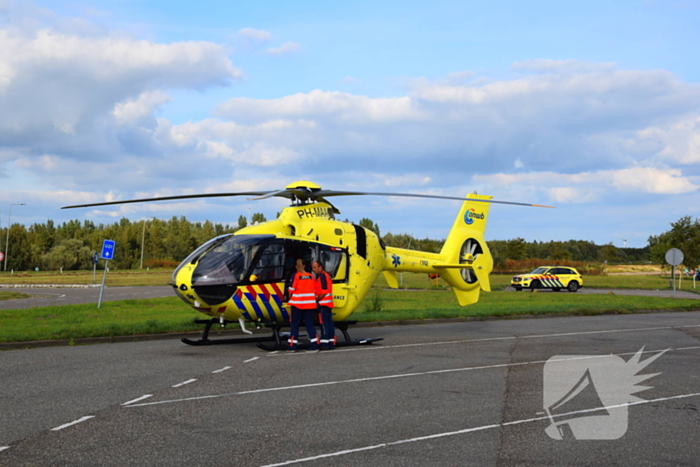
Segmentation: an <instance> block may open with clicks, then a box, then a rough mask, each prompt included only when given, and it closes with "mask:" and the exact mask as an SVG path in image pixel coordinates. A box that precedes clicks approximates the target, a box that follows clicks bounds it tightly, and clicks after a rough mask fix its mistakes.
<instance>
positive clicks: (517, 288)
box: [513, 287, 523, 292]
mask: <svg viewBox="0 0 700 467" xmlns="http://www.w3.org/2000/svg"><path fill="white" fill-rule="evenodd" d="M513 288H514V289H515V291H516V292H521V291H522V290H523V288H522V287H513Z"/></svg>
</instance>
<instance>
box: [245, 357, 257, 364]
mask: <svg viewBox="0 0 700 467" xmlns="http://www.w3.org/2000/svg"><path fill="white" fill-rule="evenodd" d="M258 358H260V357H253V358H251V359H248V360H246V361H244V362H243V363H248V362H252V361H255V360H257V359H258Z"/></svg>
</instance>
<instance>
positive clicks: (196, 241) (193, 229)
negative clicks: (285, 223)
mask: <svg viewBox="0 0 700 467" xmlns="http://www.w3.org/2000/svg"><path fill="white" fill-rule="evenodd" d="M278 214H279V213H278ZM266 220H267V219H266V217H265V215H264V214H262V213H254V214H253V215H252V216H251V220H250V223H260V222H265V221H266ZM346 221H347V219H346ZM248 224H249V221H248V219H247V218H246V217H245V216H244V215H240V216H239V217H238V222H237V223H236V224H221V223H212V222H211V221H205V222H194V223H193V222H190V221H188V220H187V219H186V218H185V217H184V216H180V217H177V216H173V217H172V218H170V219H168V220H164V219H158V218H148V219H143V220H139V221H131V220H129V219H127V218H122V219H120V220H119V221H118V222H115V223H113V224H107V225H105V224H95V223H94V222H93V221H90V220H84V221H82V222H81V221H80V220H77V219H76V220H71V221H68V222H64V223H62V224H60V225H57V224H55V223H54V222H53V221H52V220H48V221H47V222H45V223H42V224H32V225H30V226H29V227H26V226H24V225H22V224H13V225H12V226H10V227H9V245H10V248H9V251H7V245H5V239H6V236H7V227H5V228H3V229H0V251H2V252H4V253H5V254H6V255H7V256H6V260H8V263H7V271H8V272H9V271H10V270H14V271H28V270H35V269H36V268H38V269H40V270H59V269H63V270H67V271H71V270H80V269H92V268H93V255H94V253H95V252H99V251H100V250H101V248H102V242H103V240H104V239H110V240H114V241H115V242H116V250H115V252H114V259H113V260H111V262H110V267H111V268H114V269H138V268H140V267H141V265H142V264H143V267H174V266H175V265H177V264H179V263H180V262H181V261H183V260H184V259H185V258H186V257H187V255H189V254H190V253H191V252H192V251H193V250H194V249H195V248H197V247H198V246H199V245H201V244H202V243H204V242H206V241H207V240H209V239H211V238H213V237H216V236H219V235H223V234H228V233H234V232H236V231H237V230H240V229H242V228H244V227H246V226H248ZM359 225H361V226H362V227H365V228H366V229H369V230H372V231H374V232H375V233H377V235H380V228H379V225H378V224H377V223H376V222H374V221H372V220H371V219H368V218H362V219H361V220H360V221H359ZM382 239H383V240H384V243H385V244H386V245H388V246H395V247H400V248H408V249H415V250H423V251H430V252H439V251H440V249H441V248H442V244H443V243H444V239H441V240H435V239H430V238H424V239H419V238H416V237H414V236H412V235H410V234H407V233H402V234H393V233H391V232H389V233H387V234H385V235H383V236H382ZM488 245H489V249H490V250H491V254H492V255H493V257H494V262H495V263H496V265H498V264H499V263H503V262H505V261H506V260H527V259H543V260H552V261H587V262H608V263H616V262H640V261H648V262H654V263H656V264H663V263H664V260H663V256H664V254H665V252H666V251H667V250H668V249H669V248H671V247H676V248H680V249H681V250H682V251H683V253H684V254H685V257H686V263H687V264H695V265H698V264H700V220H698V219H695V220H693V219H692V218H691V217H690V216H686V217H682V218H681V219H680V220H678V221H677V222H674V223H671V229H670V230H669V231H667V232H663V233H661V234H659V235H655V236H651V237H649V244H648V245H647V246H646V247H644V248H618V247H615V246H614V245H613V244H612V243H609V244H606V245H597V244H595V243H593V242H591V241H588V240H568V241H548V242H539V241H532V242H528V241H526V240H524V239H523V238H520V237H518V238H514V239H509V240H490V241H489V242H488ZM142 254H143V260H142ZM142 261H143V263H142ZM0 265H1V266H2V269H5V265H4V263H0ZM102 266H103V263H102V262H100V264H99V265H98V267H99V268H102ZM692 267H694V266H692Z"/></svg>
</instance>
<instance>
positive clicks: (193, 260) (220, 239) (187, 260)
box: [172, 234, 233, 284]
mask: <svg viewBox="0 0 700 467" xmlns="http://www.w3.org/2000/svg"><path fill="white" fill-rule="evenodd" d="M232 235H233V234H224V235H219V236H218V237H215V238H212V239H211V240H209V241H208V242H205V243H204V244H202V245H201V246H200V247H199V248H197V249H196V250H194V251H193V252H192V253H190V254H189V255H188V256H187V258H185V260H184V261H183V262H182V263H180V265H179V266H178V267H177V268H176V269H175V271H173V276H172V281H173V284H174V283H175V282H176V279H177V274H178V272H180V269H182V268H183V267H185V265H187V264H190V263H192V264H194V263H196V262H197V260H198V259H199V257H200V256H202V255H203V254H204V252H205V251H207V250H209V249H210V248H212V247H213V246H215V245H219V244H221V243H223V242H224V241H225V240H226V239H227V238H228V237H230V236H232Z"/></svg>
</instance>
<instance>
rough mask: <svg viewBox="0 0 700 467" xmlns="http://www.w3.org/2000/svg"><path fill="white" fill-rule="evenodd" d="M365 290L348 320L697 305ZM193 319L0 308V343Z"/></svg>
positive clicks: (153, 312) (150, 329)
mask: <svg viewBox="0 0 700 467" xmlns="http://www.w3.org/2000/svg"><path fill="white" fill-rule="evenodd" d="M371 293H373V294H376V297H377V298H376V299H375V300H380V302H381V306H380V307H364V306H360V308H359V309H358V310H357V311H356V312H355V313H354V314H353V315H352V317H351V319H357V320H358V321H361V322H381V321H405V320H424V319H439V318H465V319H466V318H474V317H476V318H486V317H492V316H495V317H505V316H514V317H515V316H522V315H548V314H551V315H595V314H608V313H634V312H639V311H643V310H644V311H662V310H676V311H684V310H685V311H688V310H697V309H700V302H698V300H689V299H671V298H650V297H633V296H622V295H581V294H571V293H529V294H528V293H512V292H503V291H495V292H492V293H484V294H482V295H481V300H480V301H479V303H477V304H476V305H471V306H468V307H460V306H459V305H458V304H457V303H456V301H455V298H454V295H453V294H452V293H451V292H448V291H444V290H425V291H422V290H419V291H400V290H399V291H396V290H384V289H380V290H373V291H372V292H371ZM198 317H202V316H201V315H200V314H199V313H197V312H195V311H193V310H191V309H188V308H187V307H185V306H184V305H183V303H182V302H181V301H180V300H179V299H178V298H176V297H170V298H156V299H147V300H123V301H117V302H106V303H103V304H102V308H100V309H99V310H98V309H97V308H96V307H95V304H86V305H63V306H53V307H42V308H30V309H25V310H5V311H0V342H26V341H34V340H50V339H79V338H85V337H116V336H131V335H139V334H157V333H168V332H185V331H198V330H201V329H202V325H197V324H194V323H193V321H194V319H195V318H198ZM231 326H232V325H229V327H231ZM233 327H234V328H235V327H237V326H236V325H233ZM212 331H213V332H215V331H214V329H213V330H212Z"/></svg>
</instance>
